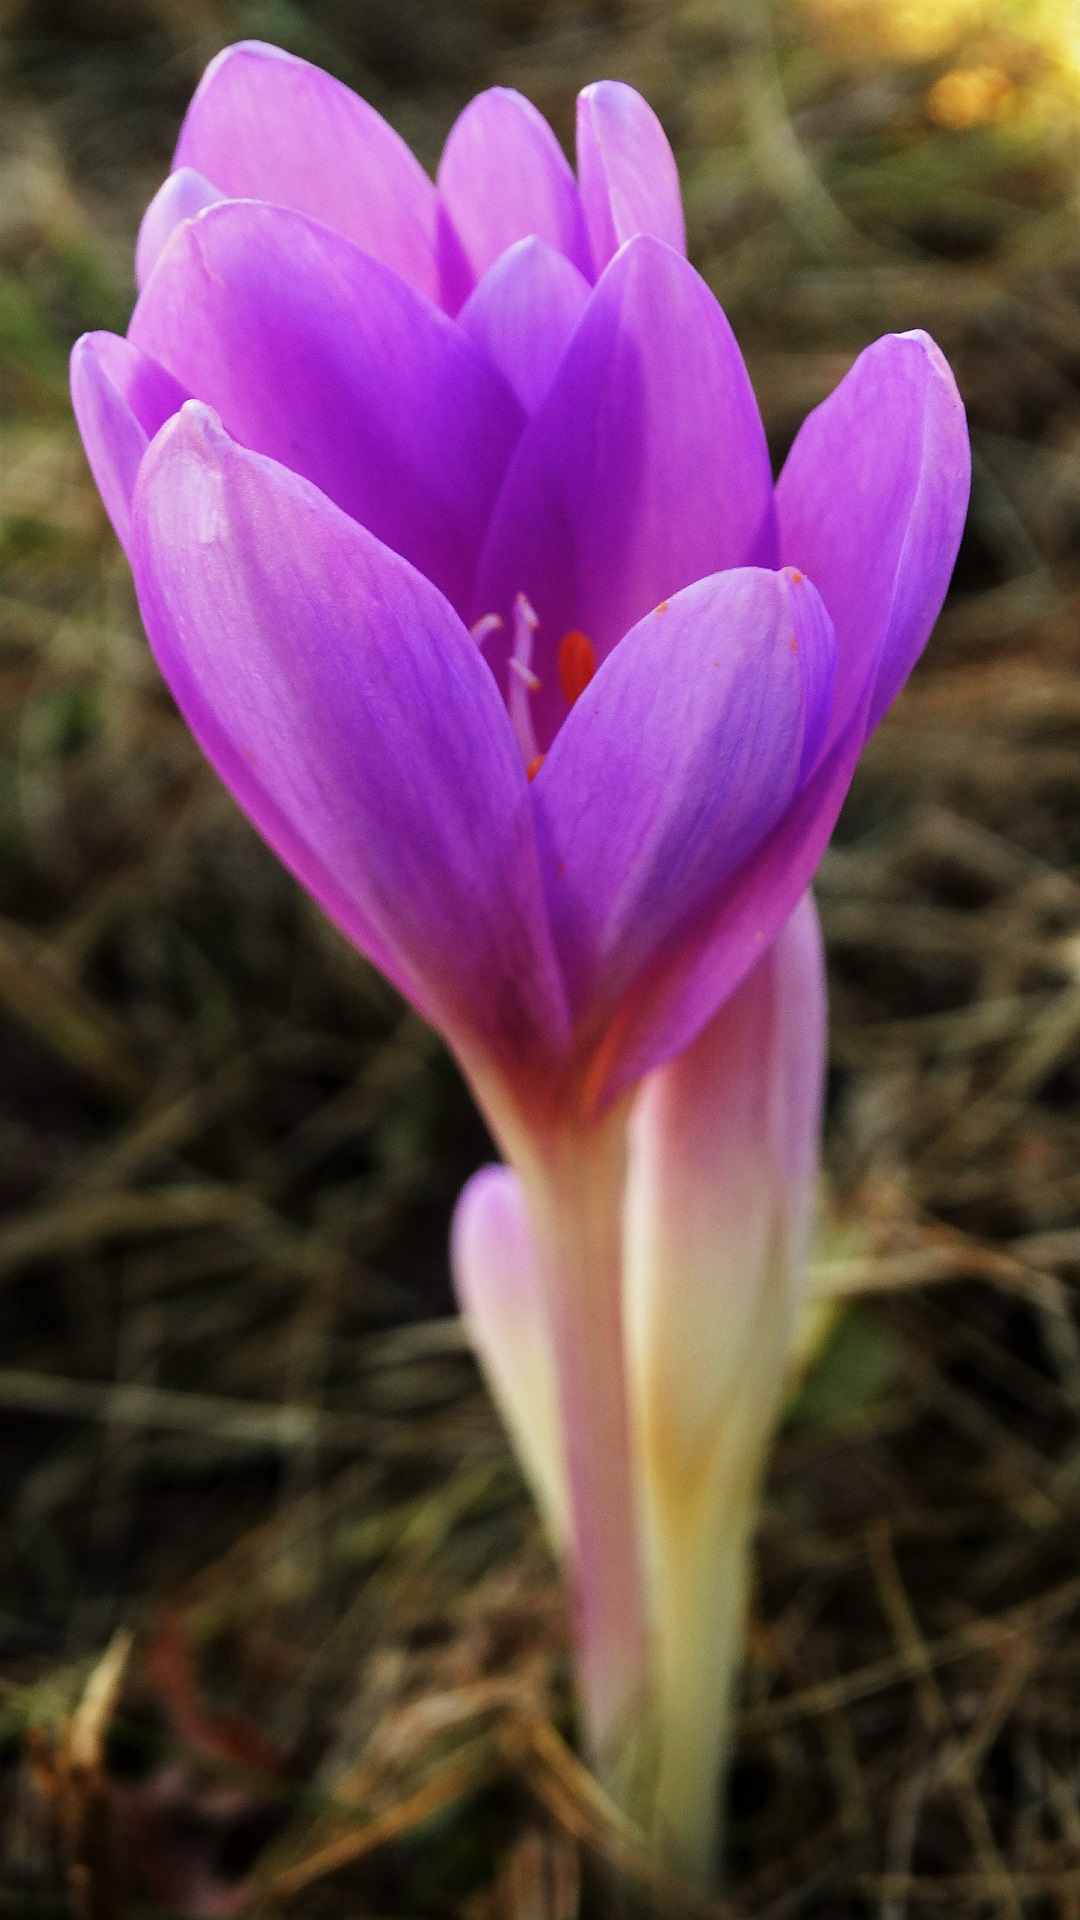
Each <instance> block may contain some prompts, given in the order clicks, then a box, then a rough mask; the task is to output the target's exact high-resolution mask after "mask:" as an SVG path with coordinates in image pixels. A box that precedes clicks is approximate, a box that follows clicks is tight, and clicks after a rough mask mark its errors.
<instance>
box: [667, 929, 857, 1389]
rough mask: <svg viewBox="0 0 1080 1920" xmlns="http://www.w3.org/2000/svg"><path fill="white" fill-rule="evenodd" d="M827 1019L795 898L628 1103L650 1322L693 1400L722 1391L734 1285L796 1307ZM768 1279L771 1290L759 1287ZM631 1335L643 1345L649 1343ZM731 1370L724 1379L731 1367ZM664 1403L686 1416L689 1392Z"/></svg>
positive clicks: (814, 932)
mask: <svg viewBox="0 0 1080 1920" xmlns="http://www.w3.org/2000/svg"><path fill="white" fill-rule="evenodd" d="M826 1020H827V1003H826V988H825V966H824V955H823V951H822V940H821V927H820V923H819V921H818V916H817V910H816V908H815V906H814V901H813V897H812V895H810V894H809V893H807V894H804V895H803V896H802V898H801V900H800V901H799V903H798V905H797V906H796V908H795V911H794V913H793V914H792V915H791V918H790V919H789V920H788V921H787V922H786V924H785V925H784V927H783V928H782V929H781V931H780V933H779V934H778V935H777V938H776V939H775V940H774V942H773V944H772V946H771V947H770V948H769V950H768V952H767V953H766V954H765V955H764V957H763V958H761V959H759V960H758V962H757V964H756V965H755V966H754V967H753V968H752V969H751V971H750V973H748V974H747V976H746V979H745V980H744V981H743V982H742V984H741V986H740V987H739V988H738V989H737V991H736V992H735V993H733V994H732V995H731V997H730V999H728V1000H726V1001H725V1003H724V1005H723V1006H722V1007H721V1008H720V1010H719V1012H718V1013H716V1014H714V1016H713V1018H712V1019H711V1020H710V1021H709V1023H708V1025H707V1026H705V1027H704V1028H703V1029H702V1031H701V1033H700V1034H699V1035H698V1036H697V1038H696V1040H694V1041H693V1042H692V1044H691V1045H690V1046H688V1047H686V1048H684V1050H683V1051H682V1052H681V1053H679V1054H677V1055H676V1056H675V1057H674V1058H673V1059H671V1060H669V1061H668V1062H667V1063H666V1064H665V1065H664V1066H663V1067H661V1068H659V1069H658V1070H657V1072H656V1073H654V1074H650V1075H649V1077H648V1079H647V1080H646V1081H645V1083H644V1085H643V1087H642V1089H641V1092H640V1094H639V1095H638V1097H637V1100H636V1101H635V1104H634V1110H633V1120H632V1135H631V1137H632V1142H633V1149H632V1162H631V1175H630V1189H631V1192H632V1194H633V1196H634V1200H635V1203H636V1207H637V1212H638V1217H639V1221H640V1215H641V1212H642V1210H643V1209H644V1211H645V1212H647V1213H648V1214H649V1215H650V1216H651V1232H652V1233H653V1234H654V1235H657V1236H658V1237H659V1239H660V1241H661V1242H662V1248H661V1250H660V1258H659V1259H658V1260H656V1261H655V1263H654V1271H653V1273H652V1275H651V1276H650V1281H651V1284H650V1287H649V1291H650V1295H651V1306H650V1319H651V1320H652V1324H653V1327H654V1329H655V1332H656V1334H657V1336H660V1335H661V1333H662V1334H663V1338H664V1341H665V1342H666V1343H667V1344H668V1346H669V1350H670V1353H671V1355H672V1357H673V1355H674V1353H675V1351H681V1354H682V1356H683V1359H682V1361H681V1362H680V1363H679V1368H678V1370H679V1371H680V1372H681V1373H683V1374H685V1375H687V1376H690V1375H692V1374H694V1373H695V1372H696V1373H697V1382H698V1387H699V1395H695V1396H694V1398H699V1397H700V1394H704V1395H705V1396H709V1395H713V1396H715V1395H716V1393H717V1392H718V1390H719V1391H720V1393H721V1395H722V1392H723V1383H724V1380H725V1373H727V1374H728V1376H729V1377H730V1373H731V1369H728V1368H726V1367H725V1365H724V1364H723V1356H722V1354H721V1353H720V1352H719V1351H718V1348H717V1346H716V1345H714V1344H713V1342H714V1341H715V1342H719V1343H720V1346H722V1347H724V1348H725V1349H726V1348H728V1347H729V1345H730V1333H731V1329H730V1326H729V1325H728V1324H727V1321H726V1316H725V1309H726V1306H727V1305H728V1304H732V1296H734V1295H737V1293H738V1290H739V1288H740V1287H742V1288H748V1289H749V1290H750V1292H749V1297H748V1298H747V1299H746V1300H744V1301H743V1303H742V1307H743V1310H744V1311H747V1312H749V1313H750V1314H751V1315H752V1314H753V1311H754V1306H755V1302H754V1299H753V1294H754V1293H758V1294H759V1295H761V1296H762V1299H763V1300H764V1299H766V1298H770V1299H771V1302H772V1310H781V1309H783V1308H785V1307H786V1308H787V1310H788V1313H789V1314H790V1310H791V1309H792V1308H793V1306H794V1305H795V1300H794V1298H792V1297H791V1295H790V1289H791V1288H792V1287H793V1286H794V1287H795V1289H796V1292H797V1289H798V1284H799V1282H800V1281H801V1278H802V1272H803V1265H804V1262H805V1258H806V1253H807V1247H808V1241H809V1228H810V1220H811V1216H812V1212H813V1205H814V1199H815V1186H816V1180H817V1166H818V1149H819V1139H820V1132H821V1105H822V1096H823V1088H824V1075H825V1030H826ZM637 1251H638V1252H639V1253H640V1248H639V1249H638V1250H637ZM669 1254H670V1256H671V1258H670V1259H669V1258H668V1255H669ZM777 1263H779V1264H777ZM675 1275H678V1276H679V1277H680V1284H679V1285H678V1286H676V1285H673V1279H674V1276H675ZM684 1285H685V1289H686V1290H685V1291H684ZM777 1287H779V1289H780V1295H779V1297H778V1296H777V1295H776V1293H775V1292H773V1293H772V1294H770V1293H769V1291H768V1290H769V1289H770V1288H773V1289H775V1288H777ZM691 1296H692V1297H691ZM641 1304H642V1303H641V1302H640V1301H638V1302H637V1303H636V1305H637V1307H638V1308H639V1309H640V1307H641ZM661 1317H662V1318H663V1320H664V1323H665V1324H664V1328H663V1329H662V1328H661V1324H660V1322H661ZM672 1335H674V1336H675V1337H674V1338H671V1337H670V1336H672ZM643 1344H644V1345H645V1346H652V1349H653V1352H655V1350H656V1349H655V1342H649V1341H646V1342H645V1343H643ZM695 1356H696V1358H695ZM701 1358H704V1359H705V1365H704V1367H703V1368H701V1369H700V1370H699V1369H698V1367H697V1359H701ZM733 1371H734V1377H735V1378H736V1379H737V1378H738V1375H739V1373H740V1371H741V1368H740V1367H739V1366H738V1365H737V1366H736V1367H735V1368H734V1370H733ZM688 1384H689V1382H688ZM669 1385H671V1386H672V1387H674V1386H675V1381H674V1379H672V1381H671V1382H670V1383H669ZM668 1404H669V1408H675V1407H676V1406H677V1405H681V1407H682V1409H683V1411H684V1413H685V1414H686V1415H687V1417H688V1419H689V1421H690V1424H693V1413H692V1409H691V1396H690V1395H689V1394H687V1395H684V1396H683V1397H682V1399H681V1400H680V1401H675V1400H669V1403H668Z"/></svg>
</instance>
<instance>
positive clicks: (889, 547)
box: [776, 333, 971, 737]
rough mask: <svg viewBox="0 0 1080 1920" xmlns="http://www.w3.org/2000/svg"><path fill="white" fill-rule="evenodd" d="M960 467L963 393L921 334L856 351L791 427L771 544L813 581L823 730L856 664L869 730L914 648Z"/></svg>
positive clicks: (966, 469) (926, 626)
mask: <svg viewBox="0 0 1080 1920" xmlns="http://www.w3.org/2000/svg"><path fill="white" fill-rule="evenodd" d="M970 474H971V456H970V451H969V447H968V436H967V427H966V423H965V418H964V407H963V402H962V401H961V399H960V396H959V394H958V392H957V390H956V383H955V381H954V380H953V377H952V374H951V372H950V370H949V367H948V363H947V362H946V360H945V359H944V356H943V355H942V354H941V352H940V351H939V349H938V348H937V347H936V346H935V345H934V342H933V341H932V340H931V339H930V338H929V337H928V336H927V335H926V334H925V333H905V334H887V335H886V336H885V338H884V339H882V340H879V341H877V343H876V344H875V345H874V346H872V347H868V348H867V349H866V351H865V353H862V354H860V356H859V358H858V360H856V362H855V365H854V366H853V367H852V369H851V371H850V373H848V374H846V375H845V377H844V379H843V380H842V381H841V382H840V385H839V386H838V387H837V388H836V390H835V392H833V393H832V394H830V396H829V398H828V399H827V400H826V401H824V402H823V404H822V405H821V406H820V407H818V408H817V409H816V410H815V412H813V413H812V414H811V415H810V417H809V419H808V420H807V421H806V422H805V424H804V426H803V428H802V430H801V432H800V433H799V435H798V438H797V439H796V441H795V444H794V446H793V447H792V450H791V453H790V455H789V457H788V460H787V463H786V465H785V467H784V471H783V473H782V474H781V476H780V481H779V484H778V486H777V494H776V498H777V511H778V515H779V522H780V539H781V550H782V554H783V558H784V559H785V560H786V561H789V562H790V563H791V564H792V565H793V566H799V567H805V569H806V571H807V572H808V573H809V574H810V575H811V577H812V578H813V580H814V581H815V582H816V584H817V586H818V588H819V590H820V592H821V594H822V596H823V597H824V600H825V604H826V606H827V607H828V609H829V612H830V614H831V615H832V619H833V624H834V626H835V628H836V638H837V646H838V649H839V682H838V689H837V692H838V698H837V707H836V713H835V716H834V723H833V727H834V737H835V736H836V735H837V734H839V733H840V732H841V731H842V730H843V728H844V727H845V726H846V725H847V722H848V720H849V718H850V715H851V712H852V709H853V707H854V706H855V705H856V704H857V702H858V701H859V700H860V698H861V696H862V690H863V687H864V684H865V681H866V678H867V675H868V674H872V675H873V678H874V693H873V699H872V703H871V707H870V713H869V721H868V724H869V726H871V727H873V726H876V724H877V722H878V720H880V718H881V716H882V714H883V713H884V711H885V708H886V707H887V706H888V705H889V702H890V701H891V700H892V699H893V697H894V695H895V694H896V693H897V692H898V691H899V689H900V688H901V686H902V685H903V683H904V681H905V680H906V679H907V676H908V674H909V673H910V671H911V669H912V667H913V666H914V664H915V662H916V660H917V659H918V657H919V654H920V653H921V652H922V649H923V647H924V646H925V645H926V641H927V639H928V638H929V635H930V630H931V628H932V627H933V624H934V621H935V620H936V619H937V616H938V613H939V611H940V608H941V603H942V601H943V599H944V597H945V591H946V588H947V587H948V584H949V578H950V576H951V574H952V570H953V564H954V562H955V559H956V553H957V549H958V547H959V545H960V536H961V534H962V532H963V527H964V517H965V515H966V513H967V502H968V488H969V483H970Z"/></svg>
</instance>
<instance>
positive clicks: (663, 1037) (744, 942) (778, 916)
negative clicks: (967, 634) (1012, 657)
mask: <svg viewBox="0 0 1080 1920" xmlns="http://www.w3.org/2000/svg"><path fill="white" fill-rule="evenodd" d="M865 727H866V701H865V699H864V702H863V705H862V707H861V708H856V711H855V713H854V715H853V717H852V720H851V723H850V725H849V726H848V728H847V729H846V731H845V732H844V733H843V734H841V736H840V738H839V739H838V740H837V741H836V743H835V744H834V745H833V746H832V747H831V748H829V750H828V752H827V753H826V754H825V755H824V757H822V758H820V759H819V761H818V765H817V768H816V770H815V772H814V774H813V777H812V778H811V779H810V780H808V781H807V783H806V785H805V786H804V787H803V788H802V789H801V791H800V792H799V794H798V796H797V798H796V799H795V801H794V803H793V805H792V806H791V807H790V808H789V809H788V812H787V813H786V814H785V816H784V818H783V819H782V820H781V821H780V823H779V825H778V826H776V827H775V828H774V829H773V831H772V833H771V834H770V835H769V837H768V839H767V840H766V841H765V842H764V844H763V845H762V846H760V847H759V848H758V849H757V850H756V851H755V852H754V854H753V855H752V856H751V858H750V859H749V860H748V861H747V862H746V863H745V865H744V866H743V868H742V870H741V872H740V873H739V874H738V875H737V876H736V878H735V879H734V880H733V882H732V884H731V886H730V888H729V889H728V891H727V893H726V894H725V895H724V896H723V897H722V898H721V899H720V900H719V901H718V902H717V904H716V906H715V908H714V910H713V912H712V913H711V914H706V915H705V916H704V917H703V919H702V921H701V923H700V925H699V926H698V927H697V928H696V929H695V930H694V931H693V932H692V933H690V934H688V936H687V937H686V939H685V940H684V941H683V942H682V943H681V945H680V946H679V947H678V948H677V949H676V950H675V951H674V952H672V953H670V954H667V955H664V956H662V957H661V958H660V959H659V960H658V962H657V963H656V964H655V965H654V966H653V967H652V968H651V969H650V971H649V972H648V973H647V974H646V975H645V976H644V977H643V978H642V980H641V981H640V982H639V983H638V985H637V987H636V988H635V990H634V992H633V993H632V994H629V995H627V998H626V1000H625V1001H624V1003H623V1005H622V1007H621V1008H620V1009H619V1013H618V1017H617V1018H616V1020H615V1021H614V1022H613V1024H612V1027H611V1030H610V1032H609V1033H608V1035H607V1036H606V1038H605V1041H604V1043H603V1046H602V1047H601V1049H599V1050H598V1053H597V1057H596V1060H595V1063H594V1066H593V1071H592V1078H591V1083H590V1084H591V1088H592V1093H593V1098H594V1100H595V1102H596V1104H598V1105H603V1104H604V1103H606V1102H607V1101H610V1100H613V1099H615V1098H616V1097H617V1095H618V1094H619V1093H620V1092H622V1091H623V1090H624V1089H625V1088H627V1087H631V1086H633V1085H635V1083H636V1082H637V1081H638V1080H640V1079H641V1078H642V1076H643V1075H644V1074H647V1073H649V1072H650V1071H651V1070H652V1068H654V1067H656V1066H659V1065H661V1064H662V1063H663V1062H664V1061H666V1060H670V1059H672V1058H673V1057H674V1055H676V1054H677V1053H679V1052H681V1050H682V1049H683V1048H684V1047H685V1046H687V1045H688V1044H689V1043H691V1042H692V1041H693V1040H694V1038H695V1037H696V1035H697V1034H698V1033H700V1032H701V1029H702V1028H703V1027H704V1026H705V1024H706V1022H707V1021H709V1020H711V1019H712V1017H713V1015H714V1014H715V1012H716V1010H717V1008H718V1007H720V1006H722V1005H723V1003H724V1001H725V1000H726V999H727V998H728V996H729V994H731V993H733V992H734V991H735V989H736V988H737V987H738V986H739V983H740V981H742V980H744V979H745V977H746V975H747V974H748V973H749V971H750V969H751V967H753V966H754V965H755V964H756V962H757V961H758V960H759V959H760V958H761V955H762V954H763V953H765V952H767V950H768V948H769V945H770V943H771V941H773V940H775V938H776V936H777V934H778V932H779V931H780V928H781V927H782V926H783V925H784V923H785V921H786V920H787V919H788V918H789V916H790V915H791V914H792V913H793V912H794V909H795V906H796V904H797V902H798V901H799V899H800V897H801V896H802V894H803V893H804V892H805V891H806V889H807V887H808V886H809V885H810V882H811V881H812V879H813V877H814V874H815V873H816V871H817V868H818V864H819V862H820V860H821V858H822V855H823V854H824V852H825V849H826V847H827V846H828V843H829V836H830V834H831V833H832V830H833V827H834V826H835V825H836V821H837V818H838V816H839V813H840V809H841V807H842V806H843V804H844V799H845V797H846V795H847V791H848V788H849V787H850V785H851V778H852V775H853V773H854V771H855V767H856V764H857V762H858V758H859V753H860V750H861V747H862V743H863V740H864V738H865Z"/></svg>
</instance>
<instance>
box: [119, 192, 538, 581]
mask: <svg viewBox="0 0 1080 1920" xmlns="http://www.w3.org/2000/svg"><path fill="white" fill-rule="evenodd" d="M131 338H132V339H133V340H134V341H135V342H136V343H137V344H138V345H139V346H141V347H143V348H144V349H145V350H146V351H147V352H149V353H151V354H153V355H154V357H155V358H156V359H159V360H160V361H161V363H162V365H163V366H166V367H168V368H169V370H170V372H171V373H173V374H174V375H175V377H176V378H177V379H178V380H179V381H181V382H182V384H183V385H184V386H186V387H187V388H188V389H189V391H190V392H192V393H194V394H195V395H196V396H197V397H198V398H199V399H201V400H206V401H207V402H208V403H209V404H210V405H211V406H213V407H214V408H215V409H216V410H217V411H218V412H219V413H220V415H221V417H222V420H223V421H224V423H225V426H226V428H227V430H228V432H229V433H230V434H231V435H232V436H233V438H234V439H237V440H240V441H242V442H243V443H244V445H245V446H248V447H251V448H252V449H253V450H254V451H255V452H258V453H266V454H269V455H270V456H271V458H272V459H274V460H279V461H280V462H281V463H282V465H284V466H288V467H291V468H293V470H294V471H295V472H297V473H301V474H303V475H304V477H305V478H306V479H308V480H312V481H314V483H315V485H316V486H318V487H320V488H321V489H322V491H323V492H324V493H326V494H328V495H329V496H330V498H331V499H332V500H334V501H335V502H336V503H337V505H338V506H340V507H343V508H344V510H345V512H346V513H349V514H351V515H352V516H353V518H354V519H356V520H359V521H360V522H361V523H362V524H363V525H364V526H366V527H368V528H369V529H370V531H371V532H372V533H374V534H376V535H377V536H378V538H379V539H380V540H383V541H385V543H386V544H387V546H390V547H393V548H394V550H395V551H396V552H398V553H401V554H403V555H404V556H405V558H406V559H407V560H411V561H412V563H413V565H414V566H417V567H419V568H420V570H421V572H423V573H426V574H427V575H428V577H429V579H431V580H433V581H434V582H435V584H436V585H437V586H438V587H440V588H441V589H442V591H443V592H444V593H446V594H447V596H448V597H449V598H450V599H451V600H452V601H453V602H454V603H455V604H456V605H462V604H464V602H465V600H466V598H467V594H468V589H469V587H470V586H471V582H472V575H473V568H474V566H475V563H476V555H477V553H478V550H479V545H480V540H481V536H482V532H483V529H484V527H485V525H486V523H487V519H488V516H489V513H490V510H491V504H492V501H493V499H494V496H495V491H496V488H497V487H498V485H499V483H500V480H501V478H502V475H503V473H504V471H505V469H506V465H507V462H508V460H509V457H510V453H511V450H512V448H513V446H514V444H515V442H516V439H517V437H518V434H519V432H520V428H521V422H522V413H521V409H520V408H519V406H518V403H517V401H516V400H515V399H514V396H513V394H512V393H511V391H510V389H509V387H508V386H507V385H506V383H505V381H504V380H503V378H502V376H501V374H499V373H498V372H497V371H496V369H495V368H494V367H493V366H491V364H490V363H489V362H488V360H487V359H486V358H485V356H484V355H483V354H482V353H481V352H480V351H479V349H478V348H477V347H475V346H474V345H473V343H472V341H471V340H468V339H467V338H466V337H465V335H464V334H463V333H462V332H461V329H460V328H459V327H457V326H456V325H455V324H454V322H453V321H451V320H448V319H447V318H446V316H445V314H442V313H440V312H438V311H437V310H436V309H435V308H434V307H433V306H431V304H430V303H429V302H428V301H427V300H424V299H421V297H420V295H419V294H417V293H414V292H413V290H412V288H411V287H408V286H406V284H405V282H404V281H403V280H401V279H399V277H398V275H397V274H396V273H392V272H391V271H390V269H389V268H388V267H385V266H382V265H381V264H380V262H379V261H377V260H375V259H373V258H372V257H371V255H370V254H366V253H361V252H360V249H359V248H358V247H354V246H353V245H352V243H351V242H350V241H348V240H343V239H342V238H341V237H340V235H339V234H336V233H331V231H330V229H329V228H328V227H323V226H320V225H318V223H317V222H315V221H313V220H309V219H307V218H306V217H305V216H304V215H303V214H299V213H291V212H288V211H287V210H286V209H284V208H282V207H269V206H262V205H259V204H257V203H255V202H253V201H225V202H224V203H223V204H221V205H219V206H215V207H209V208H207V210H206V212H205V213H202V214H200V215H199V216H198V218H197V219H196V220H193V221H191V222H190V223H189V224H187V225H186V226H184V227H182V228H180V229H179V230H178V231H177V232H176V233H175V234H174V235H173V238H172V240H171V241H170V242H169V245H168V246H167V247H166V249H165V252H164V253H163V255H162V256H161V259H160V260H159V261H158V264H157V267H156V269H155V271H154V273H153V274H152V276H151V278H150V281H149V283H148V285H147V286H146V288H145V290H144V292H143V294H142V296H141V298H140V300H139V303H138V305H137V307H136V309H135V313H134V315H133V317H132V322H131Z"/></svg>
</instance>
